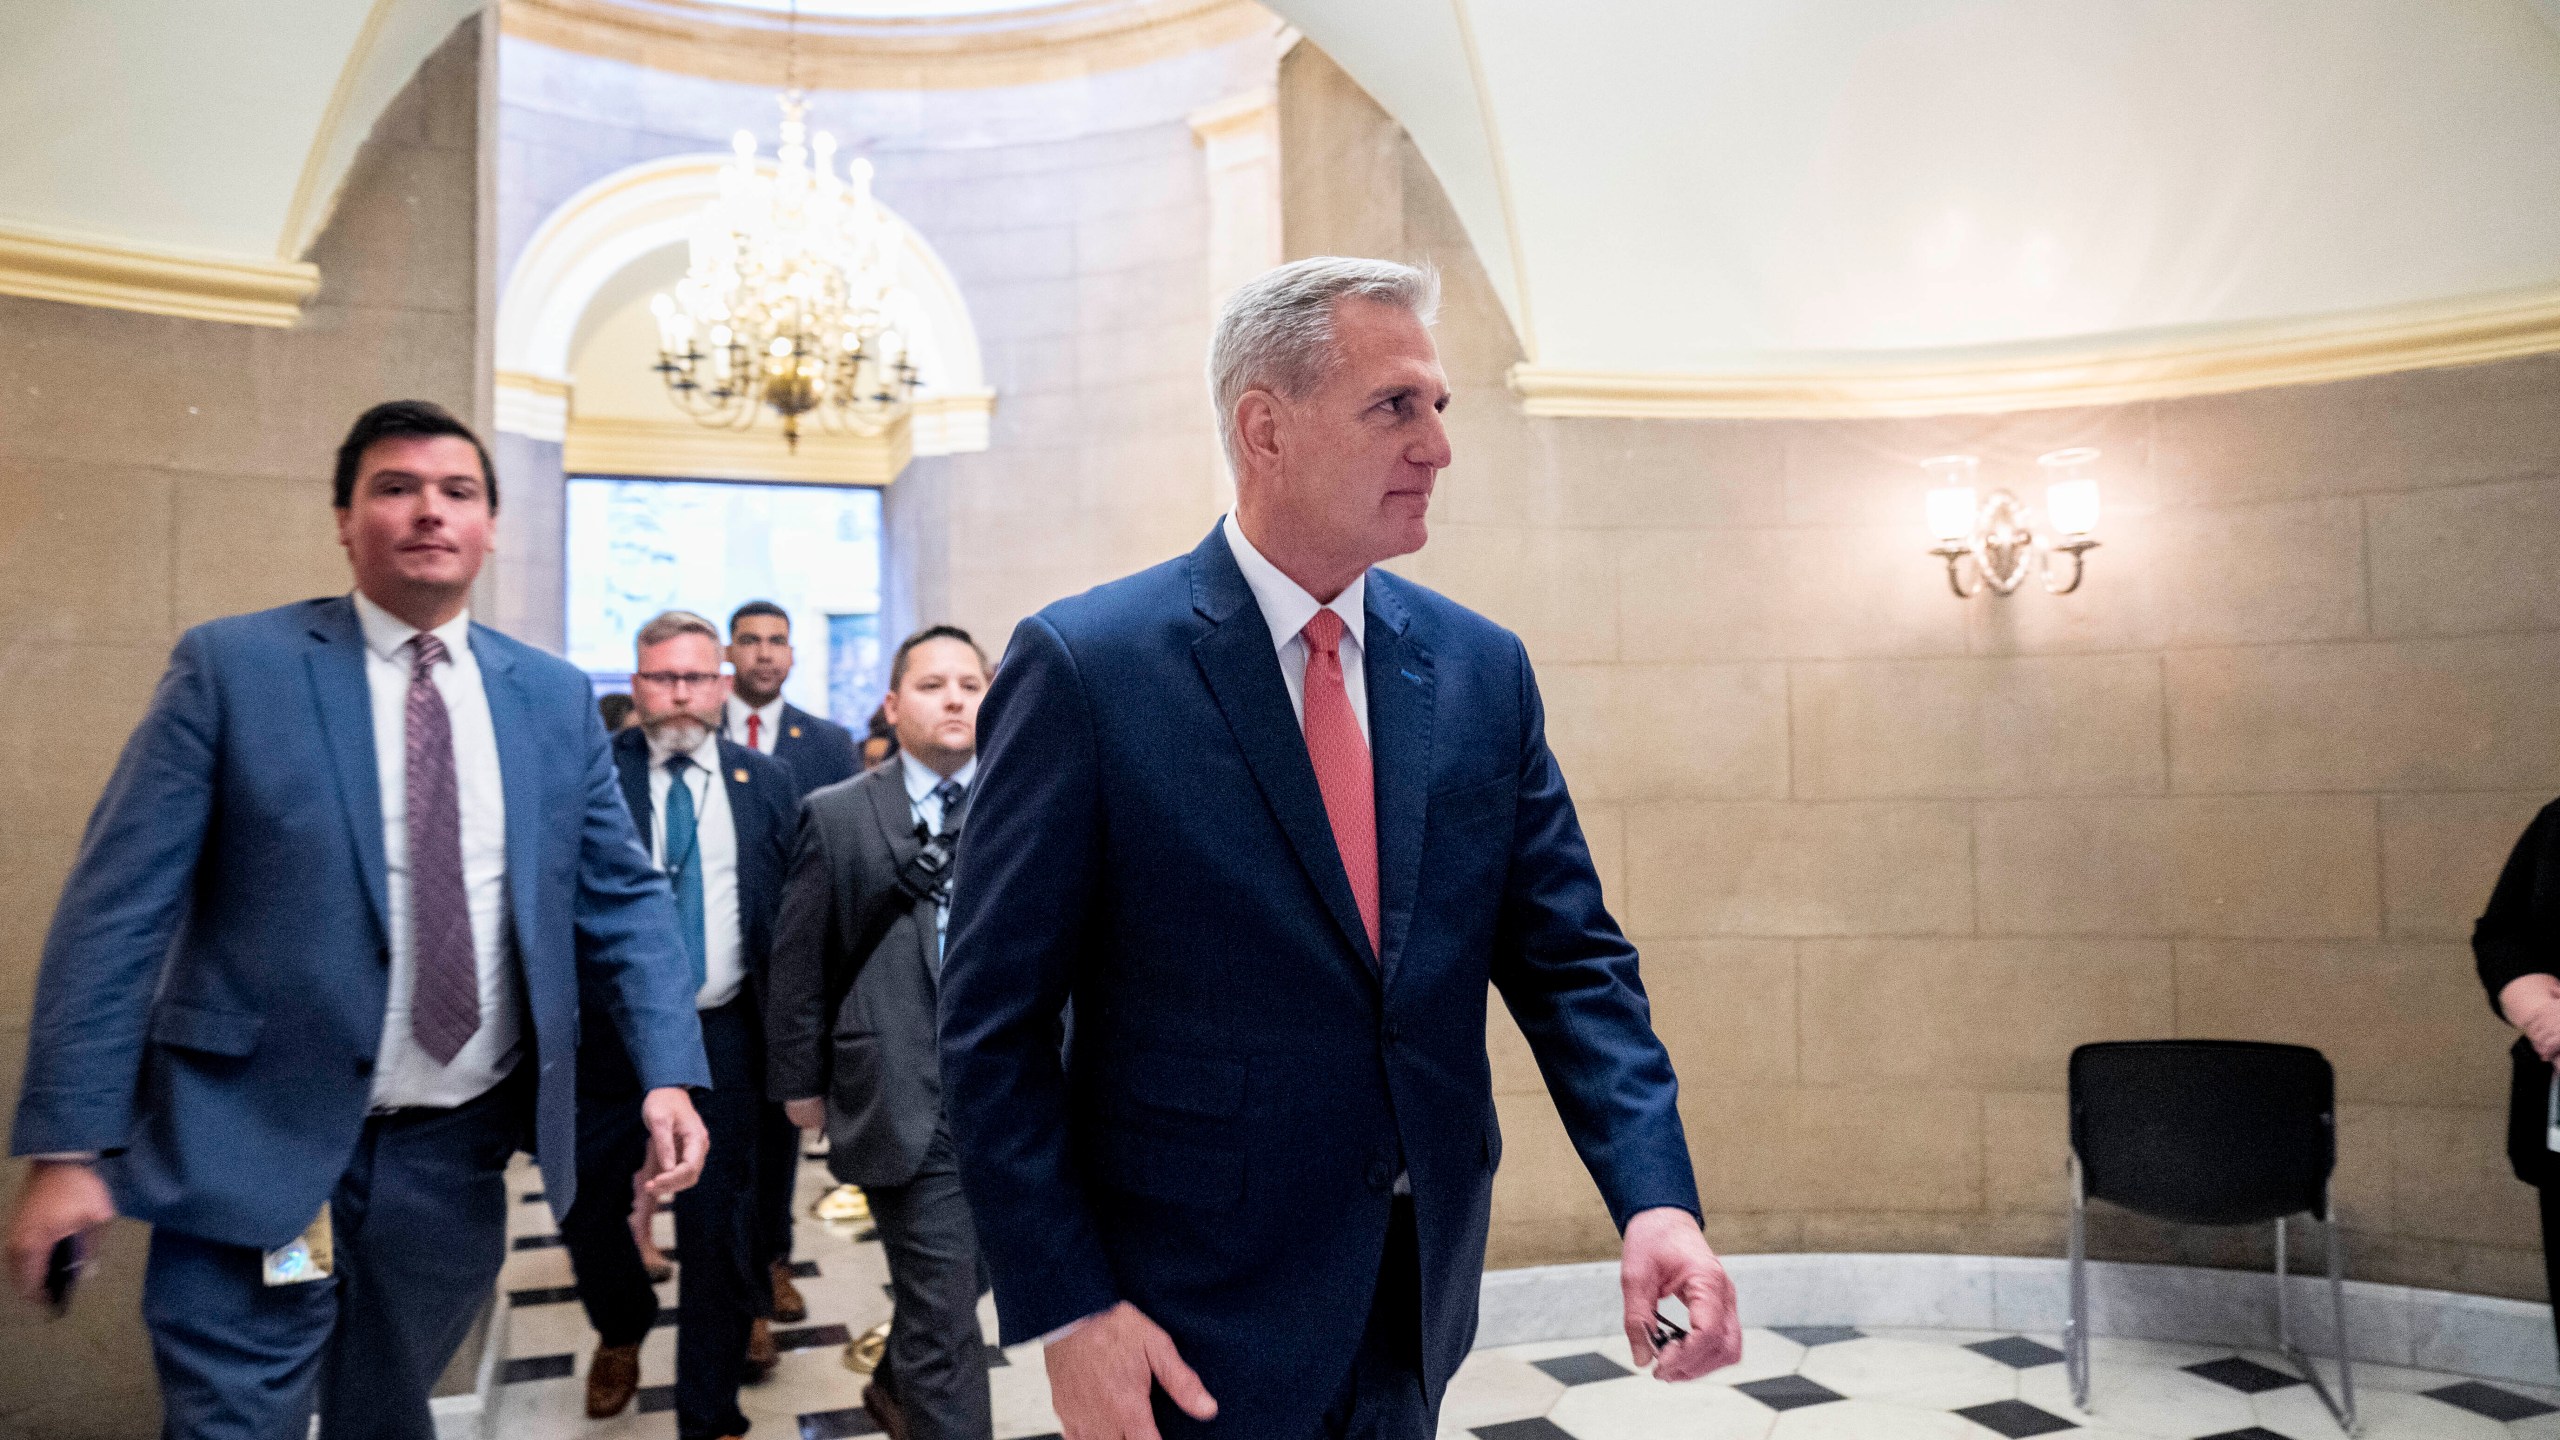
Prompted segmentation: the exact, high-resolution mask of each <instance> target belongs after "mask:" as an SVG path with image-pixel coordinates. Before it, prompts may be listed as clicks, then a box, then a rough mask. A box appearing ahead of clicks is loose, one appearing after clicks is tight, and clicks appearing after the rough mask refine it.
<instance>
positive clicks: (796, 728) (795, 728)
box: [791, 725, 800, 740]
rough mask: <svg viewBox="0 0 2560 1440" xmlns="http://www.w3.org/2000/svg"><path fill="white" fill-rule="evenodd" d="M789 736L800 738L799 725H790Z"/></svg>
mask: <svg viewBox="0 0 2560 1440" xmlns="http://www.w3.org/2000/svg"><path fill="white" fill-rule="evenodd" d="M791 738H792V739H794V740H797V739H799V738H800V727H799V726H797V725H794V726H792V727H791Z"/></svg>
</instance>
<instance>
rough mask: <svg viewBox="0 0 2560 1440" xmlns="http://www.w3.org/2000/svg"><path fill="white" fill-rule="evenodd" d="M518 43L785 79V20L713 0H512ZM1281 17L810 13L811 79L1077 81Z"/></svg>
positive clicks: (1257, 29) (1162, 4)
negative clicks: (907, 16) (904, 16)
mask: <svg viewBox="0 0 2560 1440" xmlns="http://www.w3.org/2000/svg"><path fill="white" fill-rule="evenodd" d="M498 19H499V24H500V25H501V26H502V27H503V29H504V32H505V33H506V34H508V35H511V36H514V37H515V38H517V39H519V40H530V41H533V42H535V43H536V44H541V45H548V46H551V47H553V48H555V49H560V50H572V51H576V52H578V53H580V54H584V55H594V56H599V57H601V58H604V59H608V60H619V61H622V62H623V63H625V64H630V65H640V66H645V67H647V68H649V69H652V70H668V71H673V72H675V73H677V74H681V75H695V76H700V77H702V78H704V79H710V80H726V81H731V82H735V83H739V84H748V85H767V86H773V85H780V84H781V83H782V79H783V59H784V56H783V33H784V21H785V17H784V16H782V15H779V14H768V13H764V12H760V11H754V10H743V9H739V8H736V7H732V6H722V5H713V4H708V3H705V0H501V4H500V6H499V10H498ZM1279 28H1280V21H1279V19H1278V17H1276V16H1274V15H1273V14H1272V13H1271V12H1270V11H1268V10H1265V9H1263V8H1262V7H1261V6H1259V5H1256V4H1253V3H1251V0H1055V3H1052V4H1047V5H1041V6H1037V7H1034V8H1031V9H1026V10H1015V11H1007V12H1003V13H999V14H993V15H961V16H951V17H947V18H927V17H918V18H914V19H855V18H849V17H843V16H805V15H804V16H802V17H801V19H800V63H799V81H800V85H801V87H802V88H804V89H810V90H965V89H979V88H985V87H991V86H999V85H1031V84H1037V83H1039V82H1042V81H1048V80H1068V79H1075V78H1078V77H1080V76H1085V75H1091V74H1094V73H1096V72H1098V71H1105V70H1121V69H1126V68H1128V67H1130V66H1133V65H1143V64H1146V63H1148V62H1149V61H1154V60H1164V59H1169V58H1171V57H1173V56H1176V55H1187V54H1189V53H1191V52H1192V51H1195V50H1204V49H1207V48H1209V47H1210V46H1213V45H1223V44H1226V43H1228V42H1230V41H1235V40H1242V39H1245V38H1247V37H1249V36H1252V35H1256V34H1276V33H1278V31H1279Z"/></svg>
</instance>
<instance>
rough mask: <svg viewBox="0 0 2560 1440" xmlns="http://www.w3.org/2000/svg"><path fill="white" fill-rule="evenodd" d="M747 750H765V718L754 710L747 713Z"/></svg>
mask: <svg viewBox="0 0 2560 1440" xmlns="http://www.w3.org/2000/svg"><path fill="white" fill-rule="evenodd" d="M747 748H748V749H750V750H761V749H763V748H764V717H763V716H761V715H759V714H757V713H756V712H754V711H753V710H750V711H748V712H747Z"/></svg>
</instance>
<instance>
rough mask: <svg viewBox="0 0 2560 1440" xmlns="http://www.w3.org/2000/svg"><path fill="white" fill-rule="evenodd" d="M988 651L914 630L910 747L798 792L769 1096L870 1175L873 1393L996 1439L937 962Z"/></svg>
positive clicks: (916, 1423)
mask: <svg viewBox="0 0 2560 1440" xmlns="http://www.w3.org/2000/svg"><path fill="white" fill-rule="evenodd" d="M986 684H987V662H986V657H985V656H984V655H983V654H981V653H979V650H978V647H977V643H976V642H975V641H973V640H971V639H970V638H969V635H968V632H966V631H964V630H959V629H956V628H954V627H952V626H949V625H936V626H933V627H932V628H930V629H926V630H920V631H918V632H916V633H915V634H913V635H910V636H908V637H907V639H906V640H905V642H904V643H902V644H900V645H899V646H898V650H897V654H896V656H895V658H894V659H893V660H892V661H891V662H890V667H889V698H888V699H887V701H885V702H884V710H885V713H886V714H887V716H888V717H889V720H890V723H891V724H893V725H895V726H896V727H897V732H898V741H899V747H898V757H897V758H896V759H895V760H893V761H891V762H890V763H888V764H886V765H883V766H881V767H879V768H878V769H876V770H872V771H869V772H867V773H865V774H864V775H862V776H861V777H860V778H859V779H856V780H854V781H852V782H851V783H849V784H844V785H831V786H829V787H827V788H826V789H824V790H820V791H818V792H817V793H815V794H813V795H811V796H810V797H809V799H808V802H807V803H806V804H805V805H803V806H802V807H801V819H800V840H799V846H798V849H797V850H796V852H795V853H794V854H793V856H792V864H791V880H790V883H789V884H788V885H787V886H786V887H785V889H784V892H783V901H782V919H781V921H780V922H779V923H778V925H777V927H776V934H775V939H774V956H773V985H772V994H771V999H770V1002H769V1003H770V1006H771V1008H770V1010H769V1011H768V1013H767V1034H768V1036H769V1038H770V1039H771V1041H772V1046H771V1050H770V1052H769V1053H770V1061H769V1075H770V1079H769V1083H768V1086H767V1088H768V1089H769V1090H770V1091H771V1093H773V1094H775V1095H779V1096H782V1097H785V1099H786V1100H787V1101H788V1102H789V1104H790V1108H791V1110H792V1115H793V1118H794V1119H796V1120H797V1121H799V1123H800V1124H802V1125H804V1126H808V1127H811V1128H816V1127H817V1126H819V1125H824V1126H825V1127H826V1129H827V1168H828V1169H829V1170H831V1171H832V1172H834V1174H835V1177H836V1178H837V1179H838V1180H841V1181H844V1182H845V1183H847V1184H852V1185H859V1186H861V1187H862V1191H863V1194H864V1195H865V1196H867V1197H868V1198H869V1199H870V1202H871V1216H872V1220H873V1222H874V1223H875V1224H877V1226H878V1227H879V1230H880V1241H881V1244H882V1246H883V1247H884V1248H885V1249H886V1251H887V1252H888V1260H889V1280H890V1285H891V1287H892V1294H893V1296H894V1298H895V1311H894V1313H893V1316H892V1318H891V1322H890V1326H889V1348H888V1351H887V1353H886V1354H885V1355H884V1356H883V1357H882V1359H881V1362H880V1368H879V1370H878V1371H877V1372H876V1373H875V1374H874V1375H873V1377H872V1382H871V1384H870V1385H869V1386H867V1387H866V1388H865V1389H864V1390H863V1396H862V1399H863V1405H864V1407H865V1408H866V1409H868V1410H870V1412H871V1414H872V1418H873V1419H874V1420H875V1421H876V1422H877V1423H878V1424H879V1426H880V1428H881V1429H882V1430H883V1431H885V1432H887V1433H888V1434H890V1435H892V1436H897V1437H902V1440H987V1437H988V1436H990V1435H991V1434H992V1433H993V1425H994V1421H993V1412H992V1410H991V1408H990V1405H991V1402H990V1400H989V1396H988V1390H987V1366H986V1356H985V1352H984V1349H983V1345H984V1342H983V1341H982V1340H981V1338H980V1336H979V1334H978V1296H979V1294H980V1293H981V1288H982V1287H981V1284H980V1280H979V1266H978V1239H977V1232H976V1230H975V1228H974V1227H973V1226H972V1224H971V1222H970V1218H969V1206H968V1202H967V1201H966V1200H965V1199H964V1198H963V1197H962V1196H961V1193H960V1179H959V1176H958V1174H957V1173H956V1171H955V1169H954V1162H953V1158H952V1150H951V1135H950V1131H949V1130H948V1128H947V1127H946V1126H945V1125H944V1123H943V1116H942V1076H941V1070H940V1062H939V1059H938V1057H937V1054H936V1051H935V1047H934V1025H935V1019H934V993H935V977H936V976H937V975H938V974H939V973H940V971H941V969H942V940H943V932H944V928H945V926H946V925H947V924H948V923H949V919H950V914H951V907H950V903H949V891H948V888H947V886H946V885H945V884H944V883H943V877H944V876H945V875H947V874H948V866H947V861H948V859H949V855H950V850H951V847H952V846H953V845H954V844H955V843H956V842H957V839H958V836H959V832H960V828H961V823H962V820H963V818H964V816H965V814H966V811H967V809H968V796H969V785H970V782H971V781H972V780H974V779H975V778H976V776H977V759H976V751H977V717H978V699H979V697H980V696H981V695H982V694H984V693H985V690H986Z"/></svg>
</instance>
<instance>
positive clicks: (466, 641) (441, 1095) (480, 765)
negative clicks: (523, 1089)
mask: <svg viewBox="0 0 2560 1440" xmlns="http://www.w3.org/2000/svg"><path fill="white" fill-rule="evenodd" d="M355 601H356V621H357V623H358V624H359V625H360V626H361V627H363V631H364V678H365V686H366V688H367V689H368V690H369V691H370V692H371V694H372V699H373V766H374V781H375V784H376V785H378V786H379V787H380V789H381V792H382V793H381V801H382V861H383V878H384V879H385V881H386V882H387V884H386V885H385V887H384V889H385V892H386V894H385V898H386V899H388V900H389V902H390V904H391V914H390V915H389V917H388V918H389V920H390V922H391V925H390V929H391V1003H390V1005H389V1006H388V1008H386V1009H385V1010H384V1012H383V1016H382V1044H381V1047H380V1048H379V1049H378V1050H377V1051H376V1052H375V1056H374V1069H373V1106H374V1108H375V1109H377V1110H382V1109H391V1108H396V1107H401V1106H409V1105H431V1106H447V1107H449V1106H454V1105H460V1104H464V1103H465V1102H468V1101H470V1100H473V1099H476V1098H477V1097H479V1096H480V1095H481V1094H483V1093H484V1092H486V1091H487V1090H488V1089H489V1088H490V1087H491V1086H493V1085H495V1084H497V1083H498V1082H499V1081H500V1080H502V1079H505V1078H506V1075H507V1072H508V1071H509V1070H510V1069H512V1068H513V1067H514V1065H515V1060H516V1047H517V1041H518V1037H519V1036H520V1035H521V1034H522V1025H523V1017H522V1016H520V1015H519V1014H517V1012H516V1005H517V1001H516V984H515V977H514V975H513V974H511V973H510V970H511V968H512V964H511V962H512V961H513V959H514V954H515V944H514V941H515V935H514V931H513V930H512V929H510V928H509V924H508V920H507V790H506V785H505V782H504V781H503V779H502V778H501V777H500V775H499V771H498V731H497V727H496V726H495V725H494V724H492V723H491V722H490V719H489V696H488V692H487V691H485V690H483V689H482V688H481V684H480V662H479V661H478V660H477V659H475V658H473V656H472V654H471V616H470V614H469V613H468V612H466V613H464V614H461V615H457V616H455V617H454V618H453V619H452V620H450V621H447V622H446V623H445V624H442V625H439V626H437V627H436V629H435V632H434V633H435V637H436V638H437V639H438V640H441V641H443V642H444V649H445V654H446V655H447V656H448V657H450V658H449V660H448V662H447V663H445V664H442V665H439V666H437V667H436V668H435V672H434V676H433V683H434V685H435V687H436V693H437V694H439V695H442V696H443V697H444V709H445V715H446V717H447V719H448V721H449V723H450V725H451V728H452V731H453V778H454V790H455V794H456V797H457V798H458V799H459V800H460V802H461V812H462V888H463V893H464V894H465V895H467V896H468V897H469V898H470V907H471V948H472V951H473V953H474V954H475V956H476V957H477V958H478V960H479V963H480V1029H479V1030H478V1031H477V1032H476V1033H475V1034H473V1035H472V1037H471V1038H470V1039H469V1040H468V1041H466V1042H464V1044H463V1047H462V1049H461V1051H460V1052H458V1053H457V1054H455V1056H454V1057H453V1063H451V1064H449V1065H439V1064H437V1063H436V1061H435V1057H433V1056H431V1055H429V1054H428V1053H427V1052H426V1051H425V1050H424V1049H422V1048H420V1047H419V1045H418V1041H417V1037H415V1036H414V1035H412V1034H410V1033H409V1000H410V996H411V995H412V994H414V993H415V989H416V985H417V976H418V937H417V917H416V916H415V915H413V914H412V913H410V909H409V670H410V664H411V662H412V661H413V660H414V659H416V654H417V652H415V651H414V650H411V649H410V648H409V641H410V639H411V638H412V637H414V636H415V635H416V634H417V633H418V629H417V627H416V626H414V625H411V624H410V623H409V622H408V621H406V620H403V619H401V618H400V617H399V616H397V615H394V614H392V613H391V612H390V611H388V610H385V609H383V608H382V607H381V606H379V605H376V604H374V603H373V602H372V601H371V600H369V599H366V598H365V596H364V594H363V593H362V592H361V591H359V592H357V594H356V597H355Z"/></svg>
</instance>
